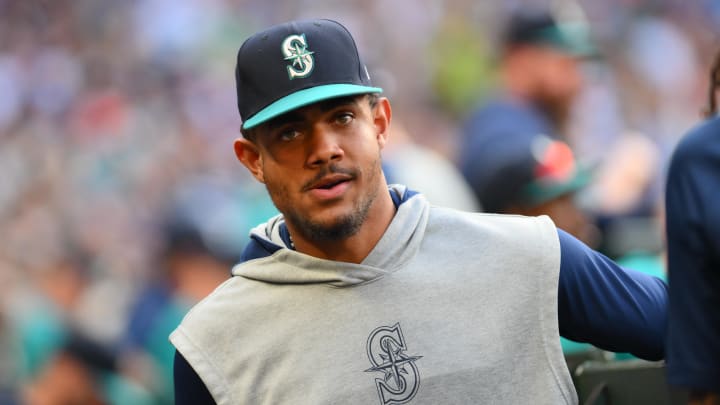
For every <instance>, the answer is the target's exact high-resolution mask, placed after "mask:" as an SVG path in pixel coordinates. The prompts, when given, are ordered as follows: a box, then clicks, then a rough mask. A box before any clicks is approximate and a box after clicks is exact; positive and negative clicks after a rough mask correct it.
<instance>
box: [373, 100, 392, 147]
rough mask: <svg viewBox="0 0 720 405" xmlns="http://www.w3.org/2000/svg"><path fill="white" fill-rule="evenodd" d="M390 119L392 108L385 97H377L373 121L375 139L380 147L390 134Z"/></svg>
mask: <svg viewBox="0 0 720 405" xmlns="http://www.w3.org/2000/svg"><path fill="white" fill-rule="evenodd" d="M391 120H392V108H391V107H390V100H388V99H387V97H380V98H378V102H377V105H375V108H374V110H373V122H374V124H375V128H376V129H377V140H378V144H379V145H380V149H382V148H383V147H385V144H386V143H387V140H388V136H389V135H390V121H391Z"/></svg>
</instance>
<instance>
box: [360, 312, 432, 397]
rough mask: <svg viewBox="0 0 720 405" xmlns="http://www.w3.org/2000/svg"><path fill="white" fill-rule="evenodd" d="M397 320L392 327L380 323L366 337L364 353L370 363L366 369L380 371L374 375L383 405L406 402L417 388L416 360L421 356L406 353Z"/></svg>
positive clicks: (418, 383)
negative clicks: (379, 373)
mask: <svg viewBox="0 0 720 405" xmlns="http://www.w3.org/2000/svg"><path fill="white" fill-rule="evenodd" d="M406 350H407V346H406V345H405V338H404V337H403V334H402V330H401V329H400V323H396V324H395V325H393V326H392V327H388V326H381V327H379V328H377V329H375V330H374V331H372V333H370V336H369V337H368V340H367V355H368V358H369V359H370V363H371V364H372V367H370V368H369V369H367V370H365V372H381V373H383V376H382V378H376V379H375V386H376V387H377V391H378V396H379V397H380V403H381V404H382V405H391V404H392V405H395V404H405V403H407V402H409V401H410V400H411V399H413V397H415V394H417V392H418V388H420V373H418V369H417V366H416V365H415V362H416V361H417V360H419V359H420V358H422V356H408V355H407V354H406V353H405V351H406Z"/></svg>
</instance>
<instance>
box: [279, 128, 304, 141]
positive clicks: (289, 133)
mask: <svg viewBox="0 0 720 405" xmlns="http://www.w3.org/2000/svg"><path fill="white" fill-rule="evenodd" d="M299 136H300V131H298V130H295V129H288V130H285V131H282V132H280V134H279V138H280V139H281V140H283V141H292V140H294V139H297V138H298V137H299Z"/></svg>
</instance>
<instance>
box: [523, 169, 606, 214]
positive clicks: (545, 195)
mask: <svg viewBox="0 0 720 405" xmlns="http://www.w3.org/2000/svg"><path fill="white" fill-rule="evenodd" d="M591 179H592V170H591V169H590V168H589V167H579V168H578V169H577V170H576V172H575V173H574V175H573V176H572V177H571V178H570V179H568V180H567V181H564V182H548V183H544V182H542V181H539V180H536V181H533V182H532V183H530V184H528V185H527V186H526V187H525V190H524V192H525V198H526V199H527V201H528V202H529V203H530V204H532V205H537V204H542V203H544V202H547V201H550V200H553V199H555V198H558V197H560V196H563V195H565V194H568V193H573V192H575V191H578V190H580V189H582V188H584V187H585V186H586V185H588V183H590V180H591Z"/></svg>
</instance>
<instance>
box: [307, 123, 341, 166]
mask: <svg viewBox="0 0 720 405" xmlns="http://www.w3.org/2000/svg"><path fill="white" fill-rule="evenodd" d="M339 141H340V137H339V135H338V134H336V133H333V132H332V131H327V130H323V129H316V130H314V131H313V133H312V136H311V141H310V145H309V149H310V150H309V153H308V160H307V164H308V165H309V166H318V165H324V164H328V163H330V162H332V161H334V160H340V159H342V157H343V156H344V154H345V152H344V151H343V149H342V147H341V145H340V142H339Z"/></svg>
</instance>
